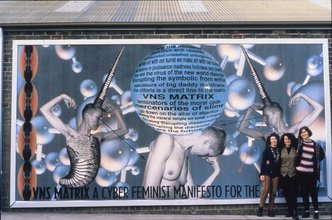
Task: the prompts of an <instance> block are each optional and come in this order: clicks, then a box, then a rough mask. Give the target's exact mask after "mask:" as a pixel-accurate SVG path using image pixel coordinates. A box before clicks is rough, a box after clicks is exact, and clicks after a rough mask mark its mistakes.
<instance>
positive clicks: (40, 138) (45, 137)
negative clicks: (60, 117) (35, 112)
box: [31, 116, 54, 145]
mask: <svg viewBox="0 0 332 220" xmlns="http://www.w3.org/2000/svg"><path fill="white" fill-rule="evenodd" d="M31 123H32V124H33V126H34V127H35V128H36V131H37V144H41V145H45V144H48V143H50V142H51V141H52V140H53V138H54V134H52V133H50V132H48V129H49V128H51V125H50V124H49V123H48V121H46V119H45V118H44V117H43V116H36V117H34V118H33V119H32V120H31Z"/></svg>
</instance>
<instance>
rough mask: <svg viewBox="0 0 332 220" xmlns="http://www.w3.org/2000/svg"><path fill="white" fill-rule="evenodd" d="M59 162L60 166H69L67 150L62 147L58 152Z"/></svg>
mask: <svg viewBox="0 0 332 220" xmlns="http://www.w3.org/2000/svg"><path fill="white" fill-rule="evenodd" d="M59 160H60V161H61V163H62V164H64V165H67V166H69V165H70V159H69V156H68V152H67V148H66V147H64V148H62V149H61V150H60V152H59Z"/></svg>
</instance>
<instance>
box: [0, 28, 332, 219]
mask: <svg viewBox="0 0 332 220" xmlns="http://www.w3.org/2000/svg"><path fill="white" fill-rule="evenodd" d="M3 31H4V35H3V37H4V46H3V56H4V57H3V88H2V93H3V103H2V106H1V108H2V112H3V118H2V120H3V123H2V131H3V133H2V135H3V143H2V151H3V152H2V161H3V166H2V167H3V173H2V182H1V207H2V209H3V210H6V211H26V210H27V209H10V207H9V194H10V187H9V186H10V181H9V180H10V137H11V131H10V127H11V125H10V124H11V121H10V119H11V89H12V88H11V83H12V43H13V40H41V39H45V40H50V39H52V40H56V39H149V38H150V39H152V38H157V39H171V38H172V39H184V38H203V39H208V38H220V39H245V38H255V39H260V38H272V39H278V38H327V39H329V73H330V74H329V76H330V82H331V76H332V71H331V70H332V39H331V32H330V31H328V30H325V31H319V30H247V31H230V30H229V31H227V30H226V31H225V30H220V29H218V30H181V29H178V30H158V29H156V30H153V29H142V30H97V31H96V30H91V31H90V30H84V31H81V30H73V31H71V30H66V31H53V30H35V31H27V30H24V31H23V30H22V31H21V30H20V29H16V30H10V29H6V28H4V29H3ZM330 84H331V83H330ZM330 87H332V86H331V85H330ZM330 95H331V92H330ZM331 100H332V99H331ZM331 204H332V203H331V202H327V203H321V204H320V211H321V214H323V215H324V214H329V215H331ZM256 208H257V204H245V205H208V206H197V205H195V206H162V207H160V206H139V204H138V206H131V207H92V208H87V207H84V208H46V209H45V208H44V209H33V210H29V211H33V212H41V211H43V212H44V211H45V212H59V211H61V212H77V211H79V212H83V213H91V212H98V213H100V212H106V213H108V212H109V213H126V214H134V213H135V214H144V213H145V214H147V213H148V214H253V213H254V211H255V210H256ZM276 209H277V213H285V212H286V208H285V207H284V204H277V205H276ZM302 210H303V209H302V207H301V204H300V209H299V211H300V213H301V212H302Z"/></svg>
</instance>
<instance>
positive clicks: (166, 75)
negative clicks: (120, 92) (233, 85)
mask: <svg viewBox="0 0 332 220" xmlns="http://www.w3.org/2000/svg"><path fill="white" fill-rule="evenodd" d="M150 69H151V70H150ZM147 74H152V75H149V76H148V77H146V76H147ZM142 82H144V84H142ZM143 85H144V86H143ZM131 95H132V101H133V105H134V106H135V108H136V113H137V114H138V116H139V117H140V118H141V119H142V120H143V121H144V122H145V123H146V124H147V125H149V126H150V127H152V128H154V129H155V130H157V131H159V132H162V133H167V134H177V135H186V134H191V133H194V132H198V131H201V130H203V129H205V128H206V127H208V126H210V125H211V124H212V123H213V122H214V121H215V120H216V119H217V118H218V117H219V116H220V114H221V113H222V111H223V107H224V104H225V101H226V98H227V95H226V83H225V76H224V73H223V71H222V69H221V67H220V65H219V64H218V62H217V61H216V60H215V59H214V58H213V57H212V56H211V55H210V54H208V53H206V52H205V51H203V50H202V49H200V48H196V47H192V46H189V45H177V46H176V45H167V46H164V47H161V48H159V49H156V50H155V51H153V52H152V53H151V54H150V55H148V56H147V57H146V58H145V59H144V60H143V61H141V63H140V64H139V65H138V67H137V69H136V72H135V75H134V77H133V79H132V82H131ZM183 102H185V103H186V104H185V105H184V104H182V103H183ZM147 110H148V111H147ZM198 111H199V112H201V114H200V115H198V114H197V112H198ZM151 115H154V117H155V118H154V119H152V118H151V117H150V116H151ZM170 115H172V117H170ZM202 115H204V116H202ZM166 121H167V122H168V123H167V125H166V124H165V123H163V122H166ZM188 124H190V125H191V126H190V127H191V129H187V128H186V126H187V125H188Z"/></svg>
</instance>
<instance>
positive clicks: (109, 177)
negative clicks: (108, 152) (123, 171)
mask: <svg viewBox="0 0 332 220" xmlns="http://www.w3.org/2000/svg"><path fill="white" fill-rule="evenodd" d="M116 179H117V176H116V175H115V173H113V172H110V171H108V170H105V169H104V168H102V167H100V168H99V170H98V173H97V176H96V179H95V180H96V183H97V184H98V185H99V186H101V187H108V186H111V185H112V184H114V183H115V182H116Z"/></svg>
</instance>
